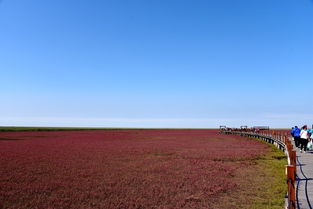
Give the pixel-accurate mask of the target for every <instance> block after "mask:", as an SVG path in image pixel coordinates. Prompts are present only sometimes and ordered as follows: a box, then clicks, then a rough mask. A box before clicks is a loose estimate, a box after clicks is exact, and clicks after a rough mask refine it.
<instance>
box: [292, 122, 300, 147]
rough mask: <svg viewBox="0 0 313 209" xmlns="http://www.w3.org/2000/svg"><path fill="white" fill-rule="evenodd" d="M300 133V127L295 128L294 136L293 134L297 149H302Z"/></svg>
mask: <svg viewBox="0 0 313 209" xmlns="http://www.w3.org/2000/svg"><path fill="white" fill-rule="evenodd" d="M300 133H301V130H300V129H299V128H298V126H295V128H294V130H293V133H292V134H293V138H294V141H295V145H296V147H300V141H301V139H300Z"/></svg>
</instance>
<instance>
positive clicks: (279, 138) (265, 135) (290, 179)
mask: <svg viewBox="0 0 313 209" xmlns="http://www.w3.org/2000/svg"><path fill="white" fill-rule="evenodd" d="M220 133H222V134H234V135H239V136H244V137H250V138H257V139H261V140H264V141H266V142H268V143H271V144H273V145H275V146H276V147H277V148H278V149H280V150H282V151H283V152H284V153H285V154H286V156H287V160H288V165H286V176H287V185H288V194H287V196H288V201H287V204H286V208H288V209H295V208H296V187H295V182H296V172H297V161H296V160H297V156H296V151H294V150H293V145H292V143H291V141H290V138H289V131H286V130H255V129H227V128H222V129H221V130H220Z"/></svg>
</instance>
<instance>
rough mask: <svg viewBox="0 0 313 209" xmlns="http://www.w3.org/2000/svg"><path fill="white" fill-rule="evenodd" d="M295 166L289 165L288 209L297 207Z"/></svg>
mask: <svg viewBox="0 0 313 209" xmlns="http://www.w3.org/2000/svg"><path fill="white" fill-rule="evenodd" d="M294 170H295V166H293V165H288V166H287V183H288V203H289V204H288V209H295V208H296V189H295V172H294Z"/></svg>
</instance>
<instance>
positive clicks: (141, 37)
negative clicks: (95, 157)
mask: <svg viewBox="0 0 313 209" xmlns="http://www.w3.org/2000/svg"><path fill="white" fill-rule="evenodd" d="M0 34H1V35H0V72H1V76H0V95H1V102H0V125H19V126H20V125H23V126H100V127H180V128H183V127H190V128H195V127H198V128H205V127H218V126H219V125H220V124H222V125H228V126H240V125H245V124H247V125H249V126H252V125H270V126H272V127H289V126H292V125H295V124H296V125H301V124H304V123H307V124H312V123H313V110H312V106H313V97H312V93H311V92H312V90H313V88H312V85H313V79H312V75H313V1H312V0H253V1H251V0H235V1H234V0H148V1H147V0H132V1H130V0H128V1H126V0H109V1H106V0H101V1H100V0H90V1H80V0H75V1H74V0H53V1H52V0H49V1H39V0H31V1H22V0H2V1H0Z"/></svg>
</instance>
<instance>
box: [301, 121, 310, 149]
mask: <svg viewBox="0 0 313 209" xmlns="http://www.w3.org/2000/svg"><path fill="white" fill-rule="evenodd" d="M307 129H308V127H307V126H306V125H304V126H303V127H302V128H301V132H300V138H301V139H300V140H301V141H300V142H301V147H300V152H303V151H304V153H305V152H306V150H307V145H308V142H309V141H308V140H309V134H308V130H307Z"/></svg>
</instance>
